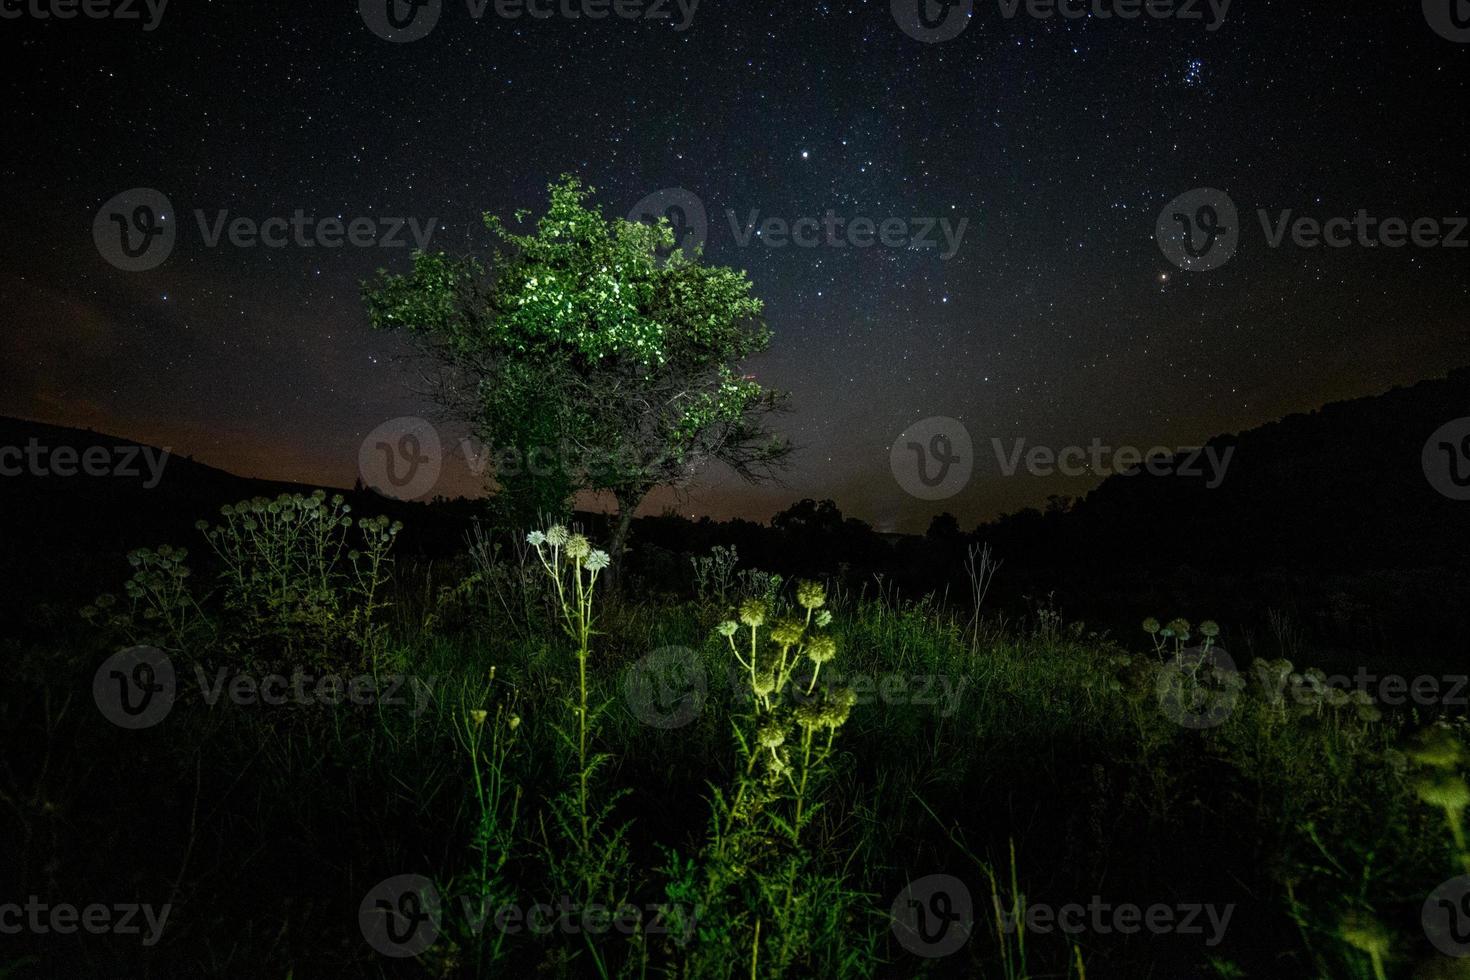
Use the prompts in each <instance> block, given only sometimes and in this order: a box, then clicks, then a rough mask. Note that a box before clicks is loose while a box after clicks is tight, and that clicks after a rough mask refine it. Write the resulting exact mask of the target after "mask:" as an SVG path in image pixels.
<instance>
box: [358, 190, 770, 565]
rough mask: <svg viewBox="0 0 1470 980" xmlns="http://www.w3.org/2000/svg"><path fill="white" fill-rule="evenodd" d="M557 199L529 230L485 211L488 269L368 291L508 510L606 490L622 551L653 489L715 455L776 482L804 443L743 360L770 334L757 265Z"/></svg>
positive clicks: (395, 279)
mask: <svg viewBox="0 0 1470 980" xmlns="http://www.w3.org/2000/svg"><path fill="white" fill-rule="evenodd" d="M549 191H550V203H549V206H548V208H547V211H546V213H545V214H544V215H542V216H541V217H540V218H539V220H538V221H537V222H536V224H535V227H534V230H532V231H530V232H529V233H519V232H516V231H513V230H512V229H511V228H510V227H509V226H508V225H507V224H506V223H505V222H503V221H502V220H501V219H500V218H498V217H496V216H493V215H488V214H487V215H486V216H485V224H486V226H487V228H488V229H489V230H490V231H491V233H492V234H493V235H494V236H495V238H496V240H497V242H498V245H497V248H496V250H495V252H494V254H493V255H492V256H490V258H489V260H488V262H482V261H481V260H480V259H479V258H476V257H473V256H452V255H448V254H445V253H442V252H440V253H429V252H417V253H415V254H414V256H413V265H412V269H411V270H410V271H409V272H407V273H406V274H389V273H387V272H385V271H379V273H378V275H377V277H376V279H375V280H373V281H372V282H370V283H366V284H364V299H365V302H366V305H367V310H368V315H369V317H370V319H371V322H372V324H373V325H374V326H375V327H378V328H380V329H385V330H395V331H402V332H405V333H407V334H409V335H411V336H413V337H414V338H415V339H416V340H418V341H419V342H420V343H421V344H422V345H423V347H424V349H425V350H426V351H427V352H428V353H429V354H431V355H432V357H433V359H434V361H435V362H436V363H437V364H438V365H439V366H440V367H441V368H442V370H441V371H440V372H438V374H437V376H436V377H435V379H434V381H435V390H436V394H437V395H438V397H439V401H440V404H441V406H442V407H443V408H445V409H446V410H447V411H448V412H449V413H450V414H451V415H453V416H454V417H456V418H459V419H462V420H464V421H466V422H468V423H469V424H470V426H471V427H472V429H473V431H474V433H475V434H476V435H477V436H478V437H479V438H480V439H482V440H483V441H484V443H485V445H486V446H487V447H488V449H489V450H490V452H491V459H492V461H493V465H492V469H493V475H494V477H495V480H496V483H497V484H498V485H499V493H498V495H497V499H498V500H499V501H500V503H501V504H502V507H503V510H504V516H505V517H506V518H507V519H508V520H510V521H512V522H517V523H519V524H520V525H522V526H523V525H526V524H529V523H531V522H532V521H533V519H534V518H535V517H536V516H537V515H538V513H546V512H550V513H558V514H559V513H563V512H564V511H565V510H566V508H567V506H568V504H569V501H570V498H571V497H572V495H573V494H575V493H576V492H577V491H580V490H593V491H607V492H610V493H611V494H613V496H614V497H615V498H616V500H617V502H618V506H619V517H620V522H619V527H618V529H617V531H616V532H615V541H614V547H615V548H616V549H618V550H621V546H622V539H623V537H624V536H625V534H626V530H627V522H628V520H629V519H631V517H632V512H633V511H634V510H635V509H636V508H637V506H638V504H639V502H640V501H642V500H643V498H644V497H645V496H646V495H647V494H648V492H649V491H650V490H651V489H653V488H654V487H657V486H661V485H670V484H680V483H683V482H685V481H687V480H688V479H689V478H690V477H691V476H693V474H694V473H695V472H696V471H697V470H698V468H699V467H700V466H702V465H703V464H705V463H708V462H711V461H715V460H718V461H720V462H723V463H725V464H727V465H728V466H730V467H731V468H732V469H733V470H734V471H735V472H736V473H738V474H740V475H741V476H743V477H745V478H746V479H750V480H759V479H764V478H767V477H769V476H771V475H772V473H773V472H774V470H775V469H776V468H778V467H779V466H780V465H781V464H782V463H783V461H784V460H785V459H786V458H787V457H788V455H789V453H790V451H791V445H790V443H789V442H787V441H786V440H784V439H782V438H780V437H778V436H776V435H774V434H772V433H771V432H770V431H769V429H768V428H767V421H768V419H769V416H770V414H771V413H773V412H775V411H778V410H780V409H781V408H782V407H783V404H784V401H785V396H784V395H783V394H781V393H779V392H776V391H773V390H770V389H767V388H765V387H764V386H763V385H761V384H760V383H759V382H757V381H756V380H755V378H754V377H752V376H750V375H748V374H745V373H743V372H742V370H741V367H740V362H741V361H742V360H743V359H745V358H747V357H749V356H751V355H754V354H757V353H759V352H761V351H763V350H765V349H766V348H767V346H768V345H769V343H770V331H769V328H768V327H767V326H766V323H765V320H764V304H763V303H762V302H761V300H760V299H759V298H758V297H756V296H755V295H754V289H753V284H752V283H751V281H750V279H749V278H748V276H747V275H746V274H745V272H743V271H737V270H734V269H729V268H724V267H719V266H711V265H706V264H704V261H703V255H702V254H700V253H695V254H694V255H692V256H690V255H686V254H685V253H684V252H683V251H681V250H679V249H675V248H673V246H674V244H675V239H674V233H673V230H672V229H671V228H670V226H669V223H668V221H667V220H666V219H661V220H660V221H659V223H658V224H657V225H649V224H643V223H640V222H634V221H627V220H622V219H616V218H614V219H607V218H605V217H604V216H603V214H602V212H601V210H600V209H599V208H598V207H597V206H596V205H594V204H592V203H591V199H592V197H593V195H594V189H593V188H590V187H587V186H585V185H583V184H582V183H581V181H580V180H578V179H577V178H575V177H573V176H569V175H568V176H563V177H562V178H561V179H560V180H558V181H556V182H554V183H552V184H551V185H550V187H549ZM526 217H527V214H526V212H518V213H517V214H516V215H515V220H516V223H517V224H521V223H523V222H524V221H525V219H526ZM670 250H672V251H670ZM664 253H668V257H667V258H664V257H663V254H664Z"/></svg>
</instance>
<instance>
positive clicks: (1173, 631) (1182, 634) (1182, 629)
mask: <svg viewBox="0 0 1470 980" xmlns="http://www.w3.org/2000/svg"><path fill="white" fill-rule="evenodd" d="M1164 635H1165V636H1177V637H1179V638H1180V639H1181V640H1187V639H1189V620H1187V619H1183V618H1178V617H1176V618H1174V619H1171V620H1169V625H1167V626H1165V627H1164Z"/></svg>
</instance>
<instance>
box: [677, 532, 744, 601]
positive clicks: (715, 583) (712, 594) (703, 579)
mask: <svg viewBox="0 0 1470 980" xmlns="http://www.w3.org/2000/svg"><path fill="white" fill-rule="evenodd" d="M739 560H740V558H739V554H738V553H737V552H736V550H735V546H734V545H733V544H732V545H728V546H727V545H715V546H714V547H713V548H711V549H710V553H709V554H708V555H705V556H700V555H691V556H690V558H689V564H691V565H692V566H694V592H695V594H696V595H697V596H699V601H700V602H721V603H723V602H724V601H725V600H726V599H727V598H728V596H729V594H730V589H731V588H732V587H733V586H734V584H735V565H736V563H737V562H738V561H739Z"/></svg>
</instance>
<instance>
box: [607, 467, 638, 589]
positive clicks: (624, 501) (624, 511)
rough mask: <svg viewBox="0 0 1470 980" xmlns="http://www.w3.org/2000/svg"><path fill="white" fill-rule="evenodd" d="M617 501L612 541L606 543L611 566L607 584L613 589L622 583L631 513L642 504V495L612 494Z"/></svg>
mask: <svg viewBox="0 0 1470 980" xmlns="http://www.w3.org/2000/svg"><path fill="white" fill-rule="evenodd" d="M614 496H615V497H617V501H618V516H617V520H615V521H614V522H613V532H612V541H610V542H608V549H607V552H608V557H609V558H610V559H612V564H611V566H609V568H608V574H609V579H610V580H609V582H608V584H609V585H611V586H612V587H613V588H614V589H620V588H621V587H622V583H623V580H624V579H623V558H624V556H625V555H627V553H628V531H629V530H630V529H631V528H632V526H633V512H634V511H636V510H637V509H638V505H639V504H640V503H642V502H643V496H644V495H643V494H641V493H634V492H631V491H630V492H627V493H618V494H614Z"/></svg>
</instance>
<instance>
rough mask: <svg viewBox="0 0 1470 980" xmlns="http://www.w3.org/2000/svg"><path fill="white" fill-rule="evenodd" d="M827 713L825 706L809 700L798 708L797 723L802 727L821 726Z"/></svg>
mask: <svg viewBox="0 0 1470 980" xmlns="http://www.w3.org/2000/svg"><path fill="white" fill-rule="evenodd" d="M825 715H826V709H825V706H823V705H820V704H817V703H816V702H815V701H808V702H806V703H805V704H803V705H801V707H799V708H797V709H796V723H797V724H798V725H800V726H801V727H802V728H821V727H822V719H823V718H824V717H825Z"/></svg>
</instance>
